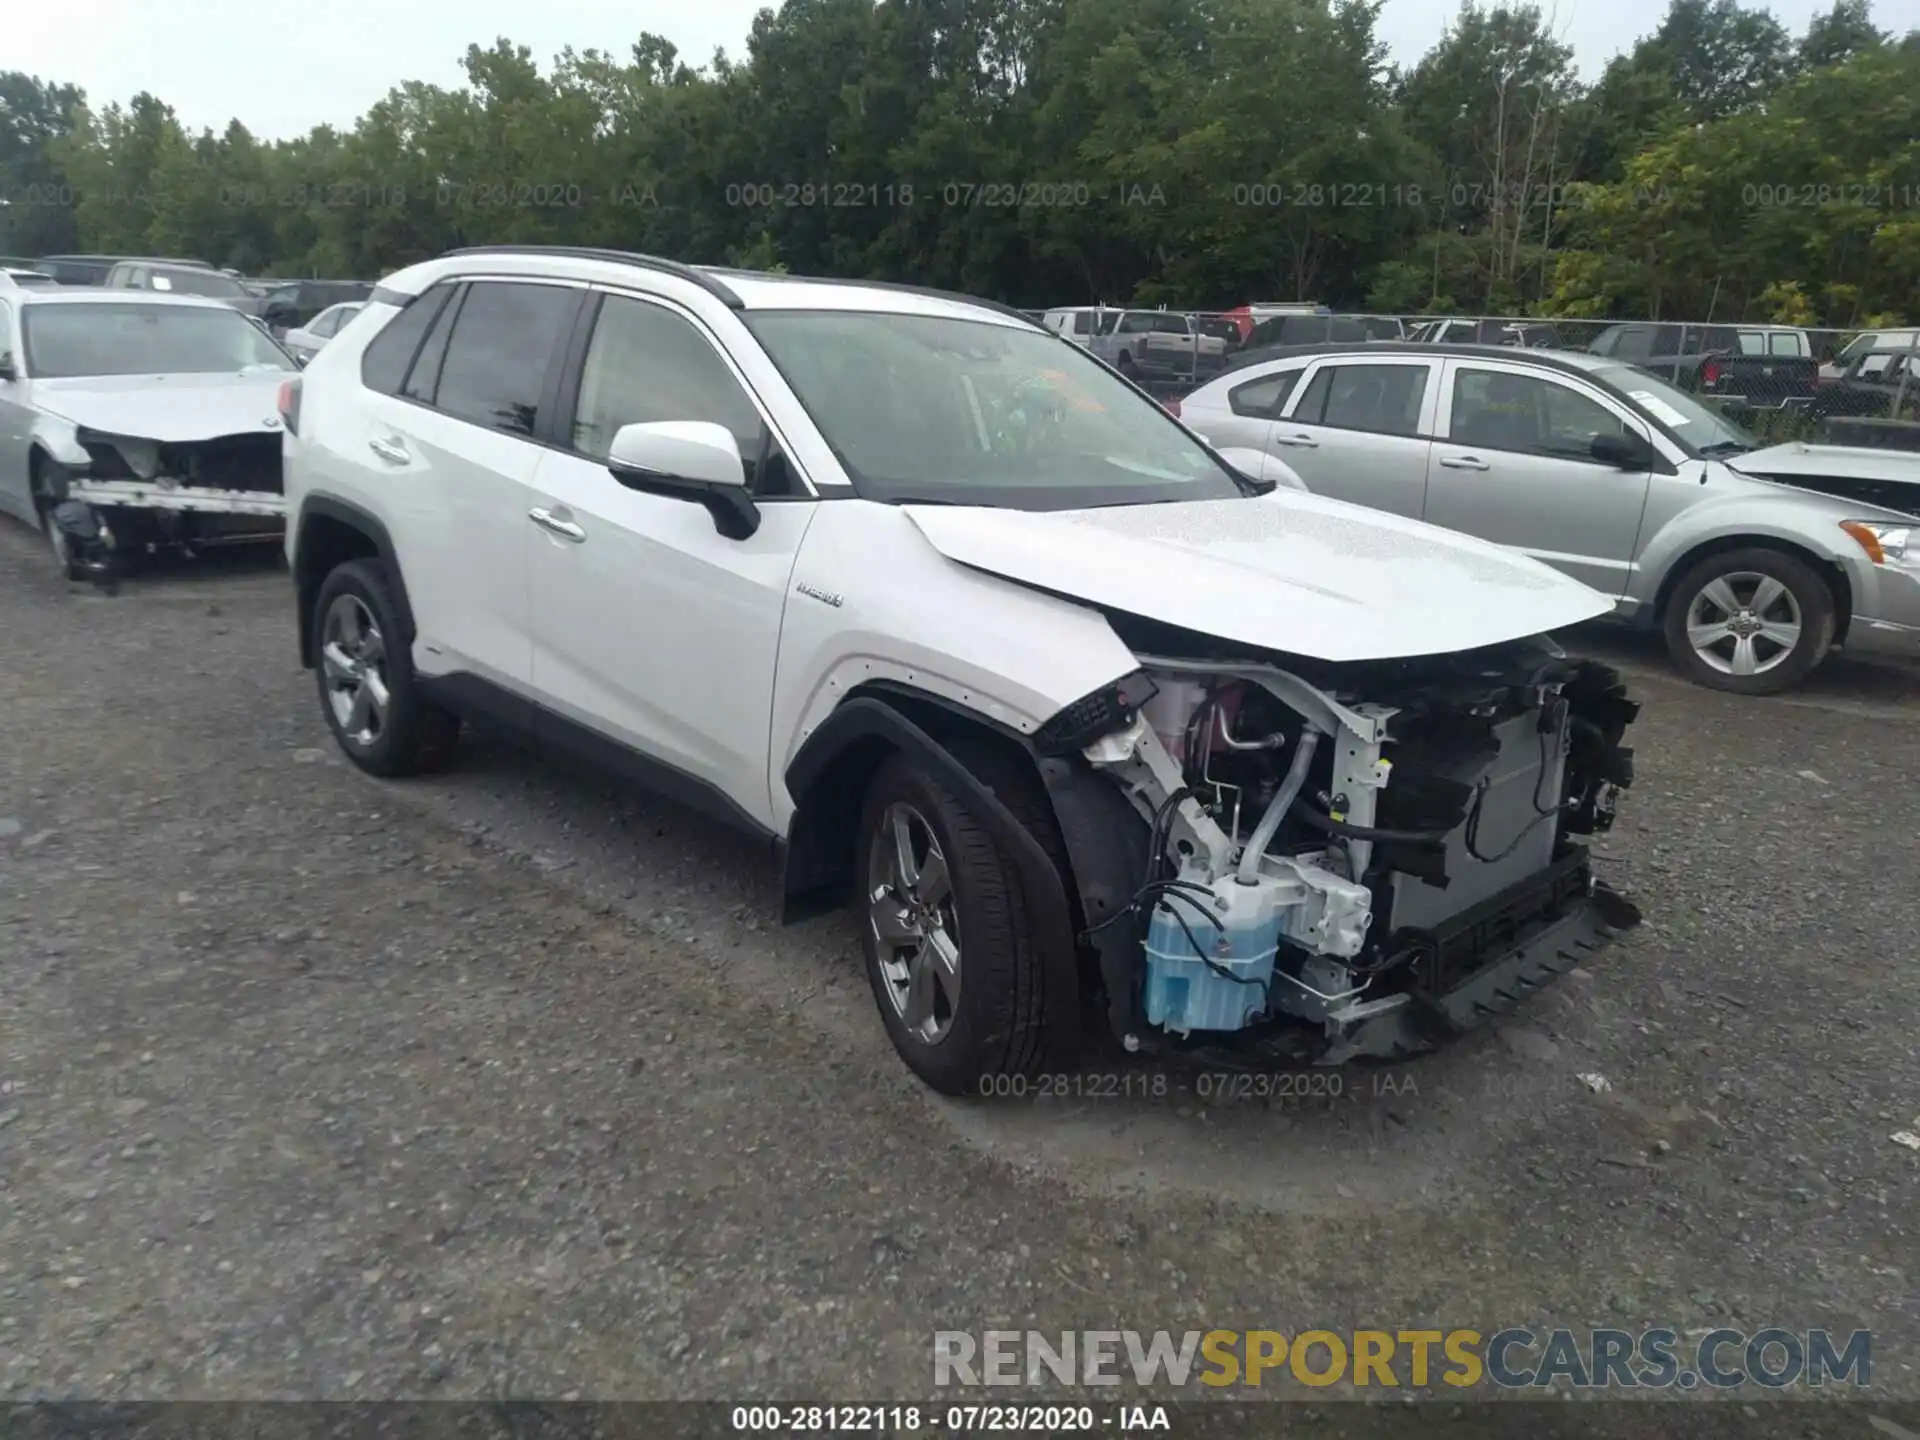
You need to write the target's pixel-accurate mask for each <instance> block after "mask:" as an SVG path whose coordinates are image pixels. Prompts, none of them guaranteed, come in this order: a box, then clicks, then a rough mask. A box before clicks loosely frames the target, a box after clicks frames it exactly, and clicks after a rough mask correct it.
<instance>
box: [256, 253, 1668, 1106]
mask: <svg viewBox="0 0 1920 1440" xmlns="http://www.w3.org/2000/svg"><path fill="white" fill-rule="evenodd" d="M281 405H282V411H283V413H284V417H285V421H286V442H285V443H286V452H285V453H286V475H287V497H288V505H289V510H290V514H291V516H292V519H291V522H290V525H289V531H288V542H287V543H288V557H289V560H290V561H291V563H292V569H293V574H294V577H295V580H296V583H297V591H298V604H299V624H300V645H301V654H302V657H303V659H304V661H305V663H306V664H307V665H308V666H310V667H311V668H312V669H313V670H314V671H315V673H316V677H317V681H318V688H319V698H320V702H321V706H322V709H323V711H324V713H325V716H326V719H327V723H328V724H329V725H330V726H331V727H332V729H333V732H334V735H335V736H336V738H337V739H338V741H339V743H340V745H341V747H342V748H343V749H344V750H345V752H346V754H347V755H348V756H349V757H350V758H351V759H352V760H353V761H354V762H355V763H356V764H358V765H359V766H360V767H361V768H363V769H365V770H367V771H370V772H372V773H374V774H376V775H389V776H398V775H405V774H408V773H410V772H417V771H421V770H425V769H429V768H432V767H435V766H440V765H444V764H446V763H447V762H448V760H449V758H450V757H451V755H452V753H453V750H454V742H455V738H456V736H457V734H458V731H459V726H460V723H461V718H462V717H471V718H475V719H481V718H485V719H487V720H490V721H491V722H493V723H494V724H495V725H505V726H506V727H507V728H509V729H510V730H513V731H518V732H521V733H522V734H524V735H525V736H526V737H528V738H529V739H530V740H531V741H532V742H533V743H535V744H536V745H542V746H559V747H565V748H568V749H571V750H574V751H576V752H584V753H585V754H587V755H588V756H589V757H593V758H597V759H599V760H600V761H602V762H604V763H605V764H607V765H608V766H610V767H612V768H614V769H617V770H619V771H623V772H626V773H628V774H630V775H633V776H635V777H638V778H642V779H644V780H647V781H649V782H651V783H653V784H654V785H656V786H658V787H660V788H663V789H665V790H667V791H669V792H670V793H672V794H673V795H675V796H677V797H678V798H680V799H681V800H683V801H686V802H690V803H692V804H695V805H701V806H705V807H706V808H708V809H711V810H714V811H717V812H718V813H720V814H722V815H724V816H727V817H729V818H731V819H732V820H734V821H735V822H737V823H738V824H740V825H741V826H744V827H746V828H747V829H748V830H750V831H752V832H755V833H757V834H760V835H763V836H765V837H766V838H767V840H768V841H769V843H770V848H771V849H772V850H774V851H775V852H776V853H777V854H778V855H779V856H780V858H781V861H782V863H783V865H784V877H785V895H786V908H787V916H788V918H789V919H792V918H798V917H800V916H803V915H806V914H810V913H816V912H818V911H819V910H820V909H822V908H823V907H824V906H828V905H837V904H840V903H844V902H845V901H847V900H848V899H851V900H853V902H854V903H855V904H856V905H857V906H858V908H859V913H860V916H861V919H862V922H863V923H862V933H863V936H864V945H865V950H866V963H867V969H868V973H869V977H870V979H871V981H872V985H873V990H874V995H875V997H876V999H877V1001H878V1005H879V1011H880V1015H881V1018H882V1020H883V1021H884V1023H885V1025H886V1028H887V1031H888V1033H889V1034H890V1036H891V1037H892V1039H893V1042H894V1044H895V1045H896V1046H897V1047H898V1049H899V1051H900V1053H901V1055H902V1056H903V1057H904V1058H905V1060H906V1062H907V1063H908V1064H909V1065H910V1066H912V1068H913V1069H914V1070H915V1071H916V1072H918V1073H919V1074H920V1075H921V1076H922V1077H923V1078H924V1079H925V1080H926V1081H927V1082H928V1083H929V1084H931V1085H933V1086H935V1087H937V1088H939V1089H941V1090H943V1091H947V1092H949V1093H966V1092H979V1091H982V1090H987V1091H992V1090H994V1089H995V1088H996V1087H997V1088H998V1089H999V1091H1000V1092H1001V1093H1004V1092H1005V1090H1006V1089H1007V1088H1008V1079H1009V1077H1019V1076H1022V1075H1026V1074H1030V1073H1032V1072H1034V1071H1036V1070H1038V1069H1040V1068H1041V1067H1055V1066H1063V1065H1068V1064H1072V1063H1074V1061H1075V1058H1076V1056H1077V1055H1081V1054H1084V1053H1086V1047H1087V1046H1088V1045H1089V1044H1090V1043H1091V1042H1095V1041H1099V1042H1100V1043H1101V1044H1102V1045H1112V1046H1113V1047H1114V1048H1116V1049H1121V1050H1124V1051H1128V1052H1163V1053H1164V1052H1169V1051H1183V1052H1188V1053H1191V1054H1201V1055H1206V1056H1208V1057H1209V1059H1210V1060H1216V1059H1217V1060H1224V1061H1226V1062H1228V1063H1233V1064H1237V1065H1241V1066H1245V1067H1250V1068H1257V1067H1260V1066H1263V1065H1271V1064H1275V1063H1281V1062H1298V1061H1300V1060H1309V1061H1313V1062H1321V1063H1331V1062H1335V1061H1338V1060H1341V1059H1344V1058H1346V1057H1348V1056H1352V1055H1374V1056H1378V1055H1396V1054H1404V1053H1408V1052H1411V1051H1415V1050H1419V1049H1424V1048H1427V1047H1429V1046H1430V1045H1432V1044H1433V1043H1435V1042H1436V1041H1438V1040H1440V1039H1441V1038H1443V1037H1444V1036H1446V1035H1447V1034H1449V1033H1451V1032H1454V1031H1457V1030H1460V1029H1463V1028H1465V1027H1466V1026H1468V1025H1471V1024H1473V1023H1474V1022H1476V1021H1477V1020H1479V1019H1480V1018H1481V1017H1483V1016H1485V1015H1487V1014H1489V1013H1493V1012H1495V1011H1498V1010H1502V1009H1505V1008H1508V1007H1509V1006H1511V1005H1512V1004H1513V1003H1515V1002H1516V1001H1517V1000H1518V999H1519V998H1521V997H1522V996H1524V995H1526V994H1527V993H1529V992H1530V991H1531V990H1533V989H1534V988H1536V987H1537V986H1539V985H1541V984H1543V983H1545V982H1547V981H1548V980H1550V979H1552V978H1553V977H1554V976H1555V975H1557V974H1559V973H1561V972H1564V971H1565V970H1567V969H1569V968H1571V967H1572V966H1573V965H1574V964H1576V963H1577V962H1579V961H1580V960H1581V959H1582V958H1584V957H1586V956H1588V955H1590V954H1591V953H1592V952H1593V951H1594V950H1595V949H1596V948H1598V947H1599V946H1601V945H1602V944H1603V943H1605V941H1606V940H1607V939H1608V938H1609V937H1610V936H1611V935H1613V934H1614V933H1616V932H1617V931H1619V930H1620V929H1623V928H1625V927H1627V926H1630V925H1631V924H1633V923H1634V922H1635V920H1636V919H1637V918H1638V916H1637V913H1636V912H1635V911H1634V908H1633V906H1632V905H1631V904H1630V903H1629V902H1627V901H1626V900H1625V899H1624V898H1623V897H1621V896H1618V895H1616V894H1614V893H1613V892H1611V891H1609V890H1608V889H1607V888H1606V887H1604V886H1602V885H1600V884H1598V883H1597V882H1596V881H1595V880H1594V878H1593V876H1592V874H1591V871H1590V868H1589V862H1588V858H1587V851H1586V849H1585V847H1584V846H1583V845H1581V844H1580V843H1578V842H1577V840H1576V839H1575V838H1574V837H1576V836H1580V835H1584V834H1588V833H1591V832H1593V831H1595V830H1599V829H1604V828H1605V827H1606V826H1607V825H1608V824H1609V823H1610V820H1611V817H1612V812H1613V804H1614V800H1615V798H1616V795H1617V793H1618V791H1619V789H1620V787H1622V786H1624V785H1626V784H1627V783H1629V781H1630V778H1631V752H1630V751H1628V750H1626V749H1624V748H1623V747H1622V745H1621V743H1620V742H1621V739H1622V735H1623V732H1624V731H1625V729H1626V727H1627V725H1628V724H1629V723H1630V722H1631V721H1632V719H1633V718H1634V715H1635V713H1636V711H1637V706H1636V705H1635V704H1634V702H1633V701H1631V700H1630V699H1628V698H1627V697H1626V695H1625V693H1624V690H1623V688H1622V686H1621V685H1620V683H1619V681H1618V677H1617V676H1615V675H1614V674H1613V672H1611V671H1609V670H1608V669H1606V668H1605V667H1604V666H1601V665H1598V664H1595V663H1593V662H1590V661H1579V660H1572V659H1569V658H1567V657H1566V656H1565V655H1564V654H1563V652H1561V651H1560V650H1559V649H1558V647H1557V646H1555V644H1554V643H1553V642H1552V640H1551V639H1549V638H1547V636H1546V634H1545V633H1544V632H1546V631H1549V630H1551V629H1553V628H1555V627H1558V626H1563V625H1568V624H1572V623H1574V622H1577V621H1581V620H1586V619H1589V618H1591V617H1594V616H1598V615H1602V614H1604V613H1606V612H1607V610H1608V608H1609V607H1608V603H1607V601H1606V600H1605V599H1603V598H1602V597H1601V596H1599V595H1598V594H1596V593H1595V592H1594V591H1592V590H1590V589H1588V588H1586V587H1585V586H1583V585H1581V584H1579V583H1577V582H1575V581H1573V580H1570V579H1567V578H1565V577H1563V576H1561V575H1559V574H1558V573H1556V572H1555V571H1553V570H1550V569H1549V568H1547V567H1546V566H1544V565H1541V564H1539V563H1537V562H1535V561H1532V560H1529V559H1526V558H1524V557H1520V556H1516V555H1514V554H1512V553H1510V552H1508V551H1506V550H1503V549H1500V548H1497V547H1495V546H1493V545H1490V544H1486V543H1483V542H1480V541H1477V540H1473V539H1469V538H1467V537H1465V536H1461V535H1457V534H1453V533H1450V532H1447V531H1443V530H1439V529H1436V528H1433V527H1430V526H1427V525H1423V524H1421V523H1419V522H1416V521H1412V520H1406V519H1401V518H1398V517H1395V516H1391V515H1385V514H1381V513H1377V512H1374V511H1369V510H1364V509H1360V508H1357V507H1353V506H1349V505H1345V504H1341V503H1339V502H1337V501H1331V500H1325V499H1321V498H1318V497H1315V496H1311V495H1307V494H1302V493H1298V492H1294V491H1278V490H1275V489H1274V488H1273V487H1272V486H1271V485H1269V484H1266V483H1263V482H1261V481H1258V480H1254V479H1249V478H1248V477H1247V476H1246V475H1243V474H1242V473H1240V472H1239V471H1237V470H1236V469H1234V468H1232V466H1231V465H1230V464H1229V463H1228V460H1227V459H1226V458H1224V457H1223V456H1222V455H1221V454H1219V453H1217V452H1215V451H1213V450H1211V449H1210V448H1209V447H1208V446H1207V445H1206V444H1205V443H1203V442H1202V441H1201V440H1199V439H1198V438H1196V437H1195V436H1194V435H1193V434H1192V433H1191V432H1189V431H1188V430H1186V429H1185V428H1183V427H1182V426H1181V424H1180V423H1179V421H1178V420H1176V419H1175V418H1174V417H1172V416H1171V415H1169V414H1168V413H1167V412H1166V411H1165V410H1164V409H1162V408H1161V407H1160V406H1158V405H1156V404H1155V403H1154V402H1153V401H1152V400H1150V399H1148V398H1147V397H1146V396H1145V395H1144V394H1143V393H1141V392H1140V391H1139V390H1137V389H1135V388H1134V387H1133V386H1131V385H1130V384H1128V383H1127V382H1126V381H1124V380H1123V379H1121V378H1120V377H1119V376H1118V375H1116V374H1115V373H1114V372H1113V371H1112V370H1110V369H1108V368H1107V367H1106V366H1104V365H1103V364H1101V363H1100V362H1099V361H1097V360H1095V359H1093V358H1092V357H1090V356H1089V355H1088V354H1087V353H1086V352H1085V351H1083V350H1081V349H1079V348H1077V347H1076V346H1074V345H1072V344H1071V343H1069V342H1068V341H1066V340H1063V339H1061V338H1059V337H1058V336H1055V335H1052V334H1049V333H1048V332H1047V331H1046V330H1045V329H1044V328H1042V327H1040V326H1037V325H1035V324H1034V323H1033V322H1032V321H1031V320H1029V319H1027V318H1026V317H1024V316H1022V315H1021V314H1019V313H1018V312H1016V311H1013V310H1009V309H1003V308H1001V307H999V306H996V305H993V304H989V303H986V302H983V301H977V300H970V299H966V298H964V297H959V296H952V295H945V294H941V293H937V292H930V291H924V290H915V289H910V288H905V287H897V286H888V285H883V284H873V283H865V282H839V281H825V280H810V279H797V278H790V277H787V276H781V275H760V274H745V273H738V272H732V271H726V270H717V269H696V268H692V267H689V266H685V265H680V264H675V263H672V262H669V261H665V260H658V259H652V258H649V257H645V256H640V255H630V254H625V253H620V252H614V251H594V250H561V249H539V248H532V247H490V248H486V249H478V250H463V251H458V252H455V253H453V254H450V255H446V256H443V257H442V258H440V259H438V260H433V261H430V262H427V263H425V264H421V265H416V266H413V267H411V268H409V269H406V270H403V271H401V272H400V273H398V274H396V275H392V276H389V277H388V278H387V279H386V280H385V281H384V282H383V283H382V284H381V285H380V287H379V289H378V290H377V291H376V292H375V293H374V295H373V298H372V301H371V302H370V303H369V304H368V305H367V307H366V309H365V310H363V311H362V312H361V313H360V314H359V315H358V316H356V317H354V319H353V320H352V321H350V322H349V323H348V324H347V325H346V326H345V327H344V328H343V329H342V330H341V332H340V334H339V336H338V337H337V338H336V339H335V340H333V341H332V343H330V344H329V345H328V346H327V347H326V348H325V349H324V350H322V351H321V352H320V353H319V355H318V356H317V357H316V358H315V359H314V361H313V363H312V365H311V366H309V367H308V369H307V370H306V371H305V372H304V374H303V375H302V376H301V377H300V378H298V379H295V380H292V381H291V382H289V383H288V385H287V386H286V389H285V391H284V392H283V396H282V402H281Z"/></svg>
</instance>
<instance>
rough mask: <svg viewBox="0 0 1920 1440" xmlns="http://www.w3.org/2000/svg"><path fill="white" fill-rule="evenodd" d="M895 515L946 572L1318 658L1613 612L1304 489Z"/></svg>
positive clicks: (1557, 584) (1521, 570) (1591, 596)
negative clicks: (906, 520) (970, 572)
mask: <svg viewBox="0 0 1920 1440" xmlns="http://www.w3.org/2000/svg"><path fill="white" fill-rule="evenodd" d="M903 508H904V509H905V510H906V512H907V514H908V516H910V517H911V518H912V520H913V523H914V524H915V525H917V526H919V528H920V530H921V532H922V533H923V534H924V535H925V536H926V537H927V539H928V540H929V541H931V542H932V544H933V546H934V548H935V549H936V550H938V551H939V552H940V553H941V554H942V555H945V556H946V557H947V558H948V559H949V560H955V561H958V562H959V563H961V564H963V565H971V566H973V567H974V568H976V569H979V570H986V571H990V572H991V573H993V574H996V575H1001V576H1005V577H1006V578H1007V579H1009V580H1017V581H1021V582H1022V583H1024V584H1027V585H1032V586H1034V587H1036V588H1038V589H1042V590H1049V591H1052V592H1053V593H1054V594H1057V595H1063V596H1066V597H1068V598H1070V599H1077V600H1082V601H1085V602H1087V603H1089V604H1093V605H1099V606H1104V607H1107V608H1109V609H1114V610H1124V611H1127V612H1129V613H1131V614H1134V615H1140V616H1144V617H1146V618H1148V619H1151V620H1158V621H1161V622H1163V623H1165V624H1168V625H1179V626H1183V627H1184V628H1186V629H1189V630H1197V631H1200V632H1202V633H1203V634H1207V635H1214V636H1218V637H1220V638H1221V639H1223V640H1232V641H1236V642H1238V643H1241V644H1245V645H1253V646H1258V647H1260V648H1261V649H1265V650H1281V651H1286V652H1288V653H1290V654H1294V655H1305V656H1310V657H1313V658H1316V659H1321V660H1336V661H1338V660H1386V659H1398V658H1403V657H1408V656H1415V655H1439V654H1446V653H1449V652H1452V651H1458V650H1471V649H1474V648H1476V647H1478V646H1481V645H1495V644H1499V643H1500V642H1502V641H1507V640H1517V639H1520V638H1522V637H1524V636H1528V635H1536V634H1539V633H1540V632H1541V631H1543V630H1553V629H1557V628H1559V627H1560V626H1563V625H1572V624H1575V623H1577V622H1579V621H1581V620H1591V619H1593V618H1595V617H1596V616H1600V615H1605V614H1608V613H1610V612H1611V611H1612V609H1613V605H1612V602H1611V601H1609V600H1608V599H1607V598H1606V597H1605V596H1603V595H1601V594H1600V593H1599V592H1598V591H1596V590H1592V589H1590V588H1588V587H1587V586H1585V585H1582V584H1581V583H1580V582H1578V581H1577V580H1570V579H1568V578H1567V577H1566V576H1564V575H1562V574H1560V573H1559V572H1558V571H1555V570H1551V569H1549V568H1548V567H1547V566H1545V565H1543V564H1541V563H1540V562H1539V561H1536V560H1531V559H1528V558H1527V557H1526V556H1523V555H1518V554H1515V553H1513V552H1511V551H1508V550H1504V549H1501V548H1500V547H1499V546H1497V545H1491V544H1488V543H1487V542H1485V541H1481V540H1475V539H1473V538H1471V537H1469V536H1466V535H1459V534H1455V533H1454V532H1453V531H1450V530H1442V529H1440V528H1439V527H1437V526H1433V525H1426V524H1422V523H1421V522H1420V521H1417V520H1406V519H1402V518H1401V517H1399V516H1397V515H1389V514H1385V513H1383V512H1381V511H1377V510H1368V509H1365V508H1363V507H1361V506H1357V505H1348V504H1345V503H1343V502H1341V501H1338V500H1328V499H1325V498H1323V497H1321V496H1316V495H1306V494H1300V493H1298V492H1288V491H1277V492H1275V493H1273V494H1271V495H1266V496H1261V497H1250V498H1246V499H1240V500H1204V501H1192V502H1182V503H1177V504H1170V505H1121V506H1112V507H1108V508H1102V509H1098V510H1065V511H1050V512H1039V513H1036V512H1032V511H1020V510H997V509H987V508H982V507H974V506H940V505H907V506H905V507H903Z"/></svg>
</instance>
